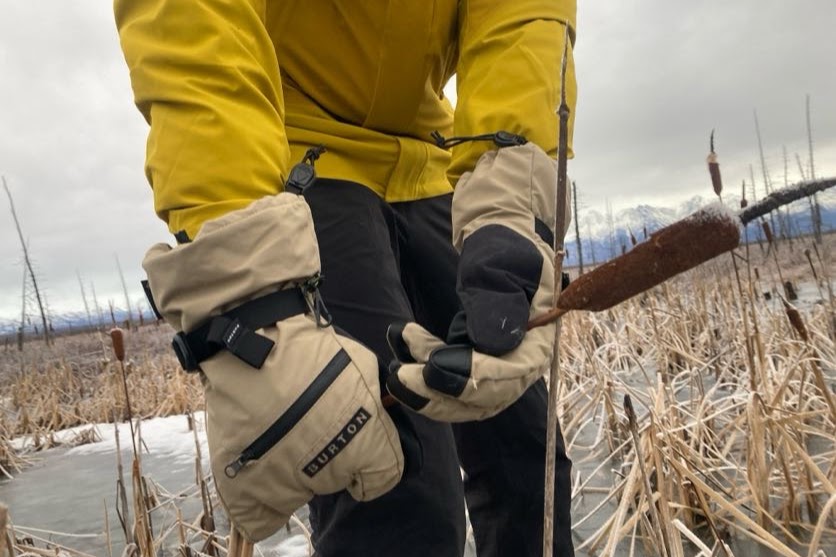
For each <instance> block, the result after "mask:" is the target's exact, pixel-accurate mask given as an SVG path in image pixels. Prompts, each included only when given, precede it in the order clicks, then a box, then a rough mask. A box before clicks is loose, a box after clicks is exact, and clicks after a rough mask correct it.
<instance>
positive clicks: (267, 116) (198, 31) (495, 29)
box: [115, 0, 576, 237]
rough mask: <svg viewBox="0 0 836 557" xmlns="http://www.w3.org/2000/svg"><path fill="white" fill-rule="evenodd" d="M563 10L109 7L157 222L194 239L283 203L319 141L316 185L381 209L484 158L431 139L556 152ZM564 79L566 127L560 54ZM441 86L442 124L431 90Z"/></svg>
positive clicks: (122, 3) (319, 3) (268, 3)
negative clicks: (234, 215) (290, 181)
mask: <svg viewBox="0 0 836 557" xmlns="http://www.w3.org/2000/svg"><path fill="white" fill-rule="evenodd" d="M575 11H576V9H575V0H459V1H456V0H413V1H404V0H400V1H397V0H330V1H325V0H189V1H184V0H115V15H116V23H117V27H118V30H119V36H120V40H121V43H122V49H123V51H124V53H125V59H126V60H127V63H128V67H129V69H130V74H131V82H132V85H133V90H134V95H135V101H136V104H137V106H138V107H139V110H140V111H141V112H142V114H143V115H144V116H145V119H146V120H147V121H148V122H149V123H150V124H151V131H150V134H149V137H148V146H147V147H148V148H147V161H146V175H147V177H148V181H149V182H150V184H151V186H152V188H153V190H154V203H155V207H156V211H157V214H158V215H159V216H160V217H161V218H162V219H163V220H165V221H166V222H167V223H168V226H169V229H170V230H171V231H172V232H176V231H179V230H185V231H186V232H187V233H188V234H189V236H190V237H194V235H195V234H196V232H197V230H198V229H199V228H200V225H201V224H202V223H203V222H204V221H206V220H208V219H211V218H214V217H217V216H220V215H221V214H223V213H225V212H227V211H230V210H234V209H238V208H241V207H244V206H246V205H248V204H249V203H250V202H251V201H253V200H254V199H258V198H260V197H263V196H265V195H271V194H275V193H277V192H279V191H281V188H282V184H283V183H284V179H285V178H286V176H287V173H288V171H289V170H290V167H291V166H292V165H293V164H294V163H296V162H298V161H299V160H301V158H302V156H303V154H304V152H305V150H306V149H307V148H309V147H311V146H314V145H317V144H323V145H325V146H326V148H327V149H328V152H327V153H326V154H325V155H323V157H322V158H321V159H320V160H319V161H318V162H317V164H316V168H317V173H318V175H319V176H322V177H329V178H340V179H345V180H352V181H355V182H359V183H362V184H364V185H366V186H368V187H370V188H371V189H372V190H374V191H375V192H376V193H378V194H379V195H380V196H381V197H383V198H384V199H386V200H387V201H390V202H395V201H406V200H413V199H422V198H427V197H432V196H436V195H440V194H443V193H447V192H450V191H452V186H451V184H455V182H456V180H457V179H458V177H459V176H460V175H461V174H462V173H463V172H465V171H467V170H469V169H471V168H472V167H473V165H474V164H475V162H476V159H477V158H478V157H479V155H480V154H482V153H483V152H484V151H485V150H487V149H490V148H493V146H492V144H490V143H489V142H469V143H464V144H462V145H460V146H457V147H454V148H453V149H452V156H451V153H449V152H447V151H445V150H443V149H440V148H439V147H437V146H436V145H435V144H434V143H433V141H432V139H431V138H430V133H431V132H433V131H435V130H438V131H439V132H441V133H442V134H443V135H444V136H445V137H449V136H452V135H457V136H458V135H476V134H482V133H491V132H494V131H498V130H507V131H510V132H514V133H518V134H522V135H524V136H526V137H527V138H528V139H529V140H531V141H534V142H535V143H537V144H538V145H540V146H541V147H542V148H543V149H545V150H546V151H547V152H549V153H551V154H552V155H553V156H554V155H556V151H557V117H556V114H555V110H556V107H557V105H558V103H559V99H560V75H559V74H560V61H561V57H562V54H563V42H564V37H565V27H564V26H565V25H567V24H568V25H569V28H570V36H571V37H572V40H574V28H575ZM569 53H570V56H571V48H570V49H569ZM567 73H568V75H567V98H568V101H569V106H570V109H571V114H572V115H574V106H575V97H576V95H575V77H574V69H573V64H572V63H571V57H570V59H569V70H568V72H567ZM453 74H456V75H457V89H458V91H457V95H458V101H457V106H456V109H455V113H454V111H453V109H452V107H451V105H450V103H449V102H448V100H447V99H446V98H444V96H443V93H442V88H443V86H444V84H445V83H446V82H447V81H448V80H449V79H450V77H451V76H452V75H453ZM569 138H570V144H571V122H570V134H569Z"/></svg>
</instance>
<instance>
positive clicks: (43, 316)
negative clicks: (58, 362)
mask: <svg viewBox="0 0 836 557" xmlns="http://www.w3.org/2000/svg"><path fill="white" fill-rule="evenodd" d="M3 189H4V190H6V196H7V197H8V198H9V207H10V208H11V210H12V218H13V219H14V221H15V228H16V229H17V235H18V237H19V238H20V247H21V248H22V249H23V261H24V262H25V263H26V268H27V269H28V270H29V277H30V278H31V279H32V287H33V288H34V289H35V299H36V300H37V301H38V310H39V311H40V312H41V322H42V324H43V326H44V342H46V344H47V346H49V345H50V344H51V339H50V337H49V327H48V326H47V320H46V312H45V311H44V305H43V302H42V301H41V291H40V289H38V280H37V279H36V278H35V272H34V271H33V270H32V262H31V261H30V260H29V250H27V249H26V242H25V241H24V240H23V232H22V231H21V230H20V221H18V220H17V213H16V212H15V204H14V200H12V192H10V191H9V186H8V185H6V177H5V176H3Z"/></svg>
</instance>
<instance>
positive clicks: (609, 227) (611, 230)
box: [607, 199, 615, 259]
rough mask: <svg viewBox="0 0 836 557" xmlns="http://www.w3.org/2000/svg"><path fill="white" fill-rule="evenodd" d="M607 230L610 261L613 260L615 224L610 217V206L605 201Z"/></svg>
mask: <svg viewBox="0 0 836 557" xmlns="http://www.w3.org/2000/svg"><path fill="white" fill-rule="evenodd" d="M607 230H609V234H610V259H614V258H615V222H614V221H613V217H612V204H611V203H610V200H609V199H607Z"/></svg>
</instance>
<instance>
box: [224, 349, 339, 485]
mask: <svg viewBox="0 0 836 557" xmlns="http://www.w3.org/2000/svg"><path fill="white" fill-rule="evenodd" d="M349 363H351V357H350V356H349V355H348V353H347V352H346V351H345V350H343V349H340V351H339V352H337V353H336V354H335V355H334V357H333V358H331V361H329V362H328V364H327V365H326V366H325V368H324V369H323V370H322V371H321V372H320V373H319V375H317V377H316V379H314V380H313V382H312V383H311V384H310V385H308V388H307V389H305V391H304V392H303V393H302V394H301V395H300V396H299V398H297V399H296V400H295V401H294V402H293V404H291V405H290V408H288V409H287V412H285V413H284V414H282V415H281V416H279V418H278V419H277V420H276V421H275V422H273V424H272V425H270V427H268V428H267V429H266V430H265V431H264V433H262V434H261V435H259V436H258V437H257V438H256V440H255V441H253V442H252V443H251V444H250V445H249V446H248V447H247V448H245V449H244V450H243V451H241V454H240V455H238V458H236V459H235V460H233V461H232V462H230V463H229V464H227V465H226V467H225V468H224V474H225V475H226V477H228V478H234V477H235V476H237V475H238V473H239V472H240V471H241V469H242V468H244V466H246V465H247V463H249V462H250V461H253V460H258V459H259V458H261V457H262V456H264V454H265V453H266V452H267V451H269V450H270V449H272V448H273V447H274V446H276V444H278V443H279V441H281V440H282V438H283V437H284V436H285V435H287V434H288V433H289V432H290V430H291V429H293V428H294V426H296V424H298V423H299V420H301V419H302V417H303V416H304V415H305V414H306V413H307V412H308V410H310V409H311V408H312V407H313V405H314V404H316V401H317V400H319V398H320V397H321V396H322V395H323V394H324V393H325V391H326V390H328V387H330V386H331V384H332V383H333V382H334V381H336V379H337V377H339V375H340V373H341V372H342V371H343V370H344V369H345V368H346V367H348V364H349Z"/></svg>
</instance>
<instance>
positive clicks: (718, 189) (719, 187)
mask: <svg viewBox="0 0 836 557" xmlns="http://www.w3.org/2000/svg"><path fill="white" fill-rule="evenodd" d="M708 174H709V175H710V176H711V186H712V187H713V188H714V193H715V194H717V196H719V195H720V194H722V193H723V178H722V177H721V176H720V163H718V162H717V154H716V153H711V154H710V155H708Z"/></svg>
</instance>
